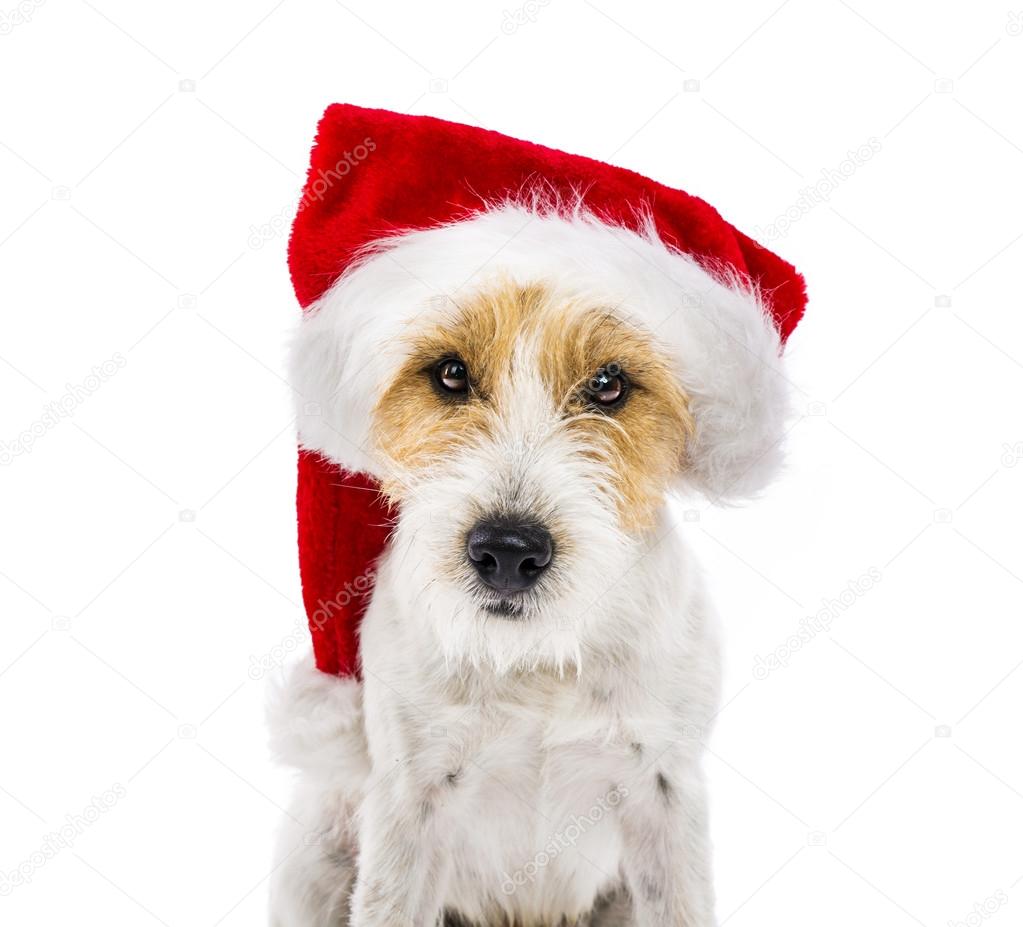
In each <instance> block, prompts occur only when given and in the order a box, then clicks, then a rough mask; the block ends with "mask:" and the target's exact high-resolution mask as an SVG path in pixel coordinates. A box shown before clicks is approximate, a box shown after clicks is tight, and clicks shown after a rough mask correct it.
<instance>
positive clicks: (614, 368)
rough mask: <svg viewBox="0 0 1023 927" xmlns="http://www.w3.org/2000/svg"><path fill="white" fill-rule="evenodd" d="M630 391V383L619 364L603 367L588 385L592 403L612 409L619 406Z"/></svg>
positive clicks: (591, 378)
mask: <svg viewBox="0 0 1023 927" xmlns="http://www.w3.org/2000/svg"><path fill="white" fill-rule="evenodd" d="M628 389H629V381H628V380H627V379H626V377H625V373H624V371H623V370H622V368H621V367H619V366H618V365H617V364H608V365H607V366H606V367H601V368H600V369H599V370H598V371H597V372H596V373H595V374H594V375H593V376H592V377H590V381H589V383H588V384H587V393H588V394H589V398H590V402H592V403H593V404H594V405H597V406H601V407H603V408H605V409H610V408H612V407H614V406H617V405H619V404H620V403H621V402H622V401H623V400H624V399H625V394H626V393H627V392H628Z"/></svg>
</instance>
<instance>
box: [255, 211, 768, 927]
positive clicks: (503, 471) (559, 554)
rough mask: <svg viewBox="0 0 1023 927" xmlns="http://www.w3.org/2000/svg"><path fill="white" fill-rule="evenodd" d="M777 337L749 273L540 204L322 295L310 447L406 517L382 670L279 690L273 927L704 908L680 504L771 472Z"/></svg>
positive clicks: (695, 636)
mask: <svg viewBox="0 0 1023 927" xmlns="http://www.w3.org/2000/svg"><path fill="white" fill-rule="evenodd" d="M780 354H781V348H780V341H779V335H778V332H777V331H776V329H775V327H774V324H773V323H772V321H771V318H770V314H769V312H768V311H767V310H766V309H765V306H764V302H763V296H762V294H760V293H758V292H756V291H755V290H754V289H752V288H751V287H750V285H749V284H748V283H745V282H743V281H740V280H738V279H736V278H734V277H728V276H727V275H725V274H723V273H718V272H711V271H709V270H708V269H706V268H704V267H702V266H701V265H700V264H698V263H697V262H696V261H694V260H692V259H691V258H689V257H688V256H686V255H684V254H681V253H679V252H677V251H675V250H673V249H671V248H669V247H667V246H666V245H665V244H664V243H663V242H662V241H661V240H660V239H659V238H658V236H657V234H656V232H655V231H654V230H653V227H652V224H650V223H648V224H647V226H646V230H645V231H641V232H635V231H629V230H626V229H623V228H620V227H616V226H614V225H608V224H605V223H604V222H601V221H599V220H598V219H597V218H595V217H594V216H592V215H589V214H587V213H585V212H584V211H582V210H579V209H576V210H572V211H569V212H567V213H566V211H565V210H563V209H561V210H559V209H550V208H543V207H542V206H540V205H537V204H535V203H534V204H529V203H526V204H522V203H518V204H516V203H504V204H499V205H495V206H492V207H491V208H489V209H488V210H487V211H484V212H482V213H480V214H478V215H476V216H474V217H472V218H470V219H467V220H465V221H461V222H457V223H455V224H450V225H445V226H441V227H438V228H434V229H430V230H426V231H415V232H410V233H407V234H404V235H400V236H397V237H393V238H389V239H387V240H386V241H383V242H379V243H377V245H376V246H375V247H374V248H373V249H372V250H371V251H370V252H369V253H368V254H367V255H366V256H364V257H363V258H362V259H361V260H360V261H359V262H358V263H357V264H356V265H355V266H353V267H351V268H349V270H348V271H346V272H345V274H344V275H343V276H342V277H341V278H340V279H339V280H338V282H337V283H336V284H335V285H334V286H333V287H332V288H331V289H330V290H329V291H328V292H327V293H326V295H325V296H324V297H323V298H322V299H321V300H320V301H319V303H318V304H317V305H316V306H315V307H314V308H313V310H312V311H311V312H310V313H308V314H307V317H306V318H305V319H304V320H303V322H302V324H301V327H300V331H299V333H298V336H297V339H296V343H295V346H294V351H293V362H292V374H293V378H294V383H295V385H296V387H297V389H298V391H299V392H300V393H301V394H302V395H303V402H307V401H308V400H310V399H311V400H313V401H314V402H316V403H317V404H318V414H309V413H308V411H307V410H308V406H305V405H303V409H305V410H306V411H305V412H302V414H301V415H300V437H301V440H302V443H303V445H304V446H305V447H306V448H308V449H312V450H315V451H318V452H319V453H321V454H322V455H324V456H325V457H326V458H328V459H330V460H333V461H336V462H339V463H342V464H343V465H344V466H346V467H348V468H349V469H354V470H360V469H361V470H366V471H368V472H371V473H374V474H378V475H379V476H380V478H381V480H382V483H383V486H384V491H385V492H386V493H387V495H388V497H389V498H391V499H392V500H394V502H395V503H396V508H397V511H398V512H399V513H400V514H399V515H398V517H397V520H396V523H395V526H394V533H393V536H392V540H391V542H390V544H389V546H388V549H387V552H386V553H385V554H384V556H383V558H382V560H381V562H380V564H379V569H378V573H377V577H376V584H375V591H374V593H373V597H372V602H371V604H370V606H369V610H368V612H367V613H366V615H365V618H364V619H363V623H362V631H361V660H362V670H363V680H362V681H357V680H355V679H353V678H338V677H333V676H328V675H326V674H323V673H319V672H318V671H316V670H314V669H312V668H311V667H309V668H308V669H307V668H305V666H303V667H301V668H299V669H297V670H295V671H294V672H293V673H292V674H291V675H290V677H289V678H288V679H287V681H286V683H285V684H284V686H283V689H282V691H281V692H280V693H279V696H278V698H277V700H276V702H275V704H274V706H273V709H272V712H271V722H272V725H273V728H274V737H275V746H276V749H277V752H278V753H279V755H280V756H281V757H282V758H284V759H285V760H286V761H287V762H289V763H291V764H292V765H294V766H295V767H297V768H298V770H299V771H300V779H299V782H298V786H297V793H296V795H295V799H294V803H293V805H292V806H291V809H290V814H289V815H288V817H287V819H286V821H285V826H284V830H283V833H282V835H281V838H280V854H279V864H278V867H277V869H276V870H275V874H274V881H273V890H272V896H273V900H272V923H273V925H274V927H342V925H348V924H351V925H352V927H403V925H408V927H434V925H439V924H446V925H455V924H457V925H474V927H475V925H480V927H482V925H523V927H540V925H545V927H554V925H590V927H595V925H610V924H616V925H637V927H639V925H641V927H669V925H671V927H682V925H684V927H709V925H712V924H713V923H714V895H713V889H712V879H711V864H710V858H709V847H708V837H707V800H706V796H705V788H704V783H703V777H702V775H701V770H700V755H701V744H702V742H703V740H704V739H705V738H706V736H707V734H708V731H709V728H710V725H711V722H712V721H713V718H714V714H715V710H716V705H717V698H718V678H719V662H718V653H717V644H716V640H715V620H714V615H713V611H712V609H711V608H710V606H709V604H708V602H707V601H706V598H705V596H704V593H703V590H702V585H701V580H700V574H699V570H698V568H697V566H696V565H695V564H694V563H693V561H692V558H691V556H690V555H689V553H688V552H687V547H686V545H685V541H684V533H685V529H684V526H682V527H677V526H675V525H674V524H673V523H672V522H671V520H670V517H669V513H668V511H667V509H666V505H665V502H666V497H667V495H668V493H669V492H670V491H672V490H677V491H679V492H681V493H687V494H691V493H694V492H700V493H702V494H703V495H704V496H706V497H709V498H710V499H712V500H718V499H728V500H731V499H734V498H737V497H739V496H744V495H749V494H750V493H752V492H755V491H756V490H757V489H759V488H760V487H761V486H763V485H764V484H765V482H766V481H767V479H768V478H769V477H770V476H771V474H772V473H773V471H774V470H775V467H776V464H777V460H778V443H779V441H780V438H781V436H782V433H783V427H784V425H783V423H784V420H785V417H786V414H787V402H786V390H785V380H784V378H783V376H782V375H781V372H780V371H781V360H780ZM301 411H302V410H300V412H301Z"/></svg>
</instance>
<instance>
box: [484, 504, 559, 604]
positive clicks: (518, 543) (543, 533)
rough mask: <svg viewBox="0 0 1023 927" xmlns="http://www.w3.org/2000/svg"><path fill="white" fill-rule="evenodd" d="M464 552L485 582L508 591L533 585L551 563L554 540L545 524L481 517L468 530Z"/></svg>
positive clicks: (491, 586)
mask: <svg viewBox="0 0 1023 927" xmlns="http://www.w3.org/2000/svg"><path fill="white" fill-rule="evenodd" d="M466 553H467V555H468V557H469V562H470V563H471V564H472V566H473V568H474V569H475V570H476V572H477V573H478V574H479V577H480V579H481V580H483V582H484V583H486V585H488V586H489V587H490V588H491V589H493V590H495V591H496V592H498V593H501V594H504V595H510V594H514V593H517V592H524V591H525V590H527V589H531V588H532V587H533V586H535V585H536V583H537V581H538V580H539V579H540V576H541V574H542V573H543V572H544V570H546V569H547V568H548V567H549V566H550V564H551V560H552V558H553V556H554V543H553V541H552V539H551V533H550V532H549V531H548V530H547V529H546V528H542V527H539V526H536V525H521V524H509V523H507V522H486V521H483V522H480V523H479V524H477V525H476V527H474V528H473V529H472V530H471V531H470V532H469V538H468V543H467V544H466Z"/></svg>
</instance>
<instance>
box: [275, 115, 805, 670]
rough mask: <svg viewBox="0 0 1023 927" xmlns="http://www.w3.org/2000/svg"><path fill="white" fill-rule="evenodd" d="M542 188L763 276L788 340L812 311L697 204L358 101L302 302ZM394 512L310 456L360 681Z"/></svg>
mask: <svg viewBox="0 0 1023 927" xmlns="http://www.w3.org/2000/svg"><path fill="white" fill-rule="evenodd" d="M540 181H542V182H543V183H544V185H545V186H546V187H547V189H549V190H552V191H554V192H556V193H557V194H559V195H560V196H563V197H565V198H566V199H568V198H571V197H572V196H573V195H574V194H576V193H581V194H582V199H583V202H584V204H585V205H586V206H587V207H588V208H589V209H590V210H592V211H593V212H595V213H597V214H598V215H600V216H602V217H605V218H606V219H607V220H608V221H613V222H616V223H621V224H624V225H626V226H630V227H635V226H636V223H637V218H638V215H639V213H638V209H640V208H645V209H647V210H649V211H650V213H651V214H652V215H653V218H654V222H655V225H656V227H657V231H658V232H659V234H660V235H661V237H662V238H663V239H664V241H665V242H667V243H668V244H670V245H672V246H673V247H675V248H678V249H679V250H681V251H685V252H688V253H691V254H693V255H695V256H697V257H700V258H705V259H707V260H708V261H710V262H713V263H714V264H716V265H718V266H724V267H728V268H731V269H733V270H735V271H737V272H739V273H740V274H742V275H745V276H748V277H750V278H752V279H753V280H754V281H756V282H757V283H758V284H759V285H760V287H761V288H762V290H763V292H764V294H765V296H766V298H767V299H768V301H769V303H770V308H771V311H772V313H773V315H774V319H775V322H776V324H777V326H778V329H779V331H780V333H781V336H782V339H783V340H784V339H785V338H787V337H788V335H789V334H790V333H791V331H792V330H793V329H794V328H795V326H796V323H797V322H798V321H799V319H800V317H801V316H802V314H803V309H804V306H805V303H806V293H805V288H804V284H803V279H802V277H801V276H800V275H799V274H798V273H796V271H795V269H794V268H793V267H792V265H790V264H788V263H787V262H786V261H783V260H782V259H781V258H779V257H777V256H776V255H775V254H772V253H771V252H770V251H768V250H766V249H764V248H762V247H761V246H760V245H758V244H756V243H755V242H754V241H753V240H752V239H750V238H748V237H747V236H746V235H744V234H742V232H739V231H738V230H736V229H735V228H733V227H732V226H731V225H729V224H728V223H727V222H726V221H725V220H724V219H722V218H721V216H720V215H719V214H718V213H717V211H716V210H714V209H713V208H712V207H711V206H709V205H708V204H707V203H705V202H704V201H703V200H701V199H698V198H697V197H694V196H690V195H689V194H687V193H683V192H682V191H681V190H674V189H672V188H670V187H666V186H664V185H663V184H660V183H657V182H655V181H653V180H648V179H647V178H645V177H643V176H641V175H640V174H636V173H634V172H633V171H629V170H625V169H624V168H620V167H613V166H611V165H609V164H604V163H602V162H600V161H595V160H592V159H590V158H584V157H579V156H577V155H570V154H565V153H564V152H561V151H555V150H554V149H551V148H544V147H543V146H541V145H535V144H532V143H531V142H524V141H519V140H517V139H513V138H508V137H507V136H505V135H500V134H498V133H497V132H491V131H489V130H487V129H480V128H474V127H472V126H464V125H459V124H457V123H452V122H445V121H444V120H441V119H433V118H431V117H428V116H406V115H402V114H399V113H391V112H388V111H386V110H377V109H364V108H362V107H358V106H350V105H347V104H335V105H333V106H331V107H329V108H328V109H327V111H326V113H325V114H324V116H323V119H322V120H321V121H320V125H319V130H318V132H317V136H316V143H315V145H314V146H313V151H312V159H311V165H310V168H309V175H308V178H307V180H306V185H305V190H304V192H303V196H302V200H301V202H300V205H299V211H298V214H297V216H296V217H295V223H294V226H293V228H292V234H291V242H290V246H289V255H288V259H289V265H290V268H291V277H292V282H293V284H294V287H295V294H296V296H297V297H298V301H299V303H300V304H301V305H302V306H303V308H305V307H307V306H309V305H310V304H311V303H313V302H314V301H315V300H316V299H318V298H319V297H320V296H322V295H323V293H324V292H325V291H326V290H327V289H328V287H330V285H331V284H332V283H333V282H334V281H335V280H336V279H337V278H338V276H339V275H340V274H341V273H342V271H344V269H345V267H346V266H347V265H348V263H349V262H350V261H351V259H352V257H353V256H354V255H355V253H356V252H357V251H358V250H359V249H360V248H361V247H362V246H363V245H365V244H367V243H369V242H370V241H373V240H374V239H377V238H379V237H381V236H383V235H388V234H391V233H394V232H396V231H401V230H404V229H418V228H428V227H430V226H434V225H437V224H440V223H443V222H450V221H453V220H457V219H459V218H464V217H468V216H471V215H472V214H473V213H474V212H476V211H479V210H480V209H481V208H482V207H483V205H484V200H494V199H500V198H502V197H503V196H505V195H507V194H514V193H517V192H520V191H522V190H523V189H526V188H528V187H529V185H530V184H533V183H536V182H540ZM392 518H393V512H390V511H389V510H388V508H387V506H386V505H385V504H384V502H383V501H382V499H381V498H380V497H379V495H378V494H377V493H376V492H375V484H374V483H373V481H372V480H371V479H370V478H368V477H366V476H364V475H356V474H351V473H347V472H344V471H341V470H339V469H338V468H337V467H334V466H332V465H330V464H327V463H326V462H325V461H323V460H321V459H320V458H318V457H317V456H316V455H313V454H310V453H308V452H301V453H300V455H299V484H298V544H299V559H300V564H301V570H302V588H303V597H304V600H305V605H306V611H307V613H308V615H309V620H310V628H311V630H312V635H313V645H314V650H315V654H316V664H317V666H318V667H319V668H320V669H321V670H323V671H324V672H328V673H337V674H342V675H347V674H352V673H358V639H357V628H358V623H359V621H360V620H361V618H362V614H363V612H364V611H365V608H366V605H367V604H368V600H369V592H368V591H362V592H360V591H359V590H355V592H356V594H352V590H354V589H355V584H356V583H357V581H359V580H360V578H362V583H363V584H365V581H366V579H365V578H366V577H367V576H370V575H371V571H372V569H373V566H374V564H375V562H376V560H377V558H378V557H379V556H380V554H381V553H382V551H383V549H384V546H385V545H386V541H387V533H388V532H387V527H386V526H387V524H388V522H389V521H390V520H391V519H392ZM327 606H329V607H327Z"/></svg>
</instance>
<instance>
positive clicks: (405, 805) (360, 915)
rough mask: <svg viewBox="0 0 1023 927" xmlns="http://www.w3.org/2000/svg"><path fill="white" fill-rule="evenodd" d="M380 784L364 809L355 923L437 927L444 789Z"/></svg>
mask: <svg viewBox="0 0 1023 927" xmlns="http://www.w3.org/2000/svg"><path fill="white" fill-rule="evenodd" d="M401 778H402V780H403V781H402V782H400V783H398V785H399V786H400V787H398V788H384V787H381V788H377V789H375V790H374V791H372V792H371V793H370V794H369V795H367V797H366V799H365V800H364V802H363V806H362V809H361V811H360V815H359V817H360V826H359V843H360V847H359V859H358V867H357V869H358V875H357V877H356V884H355V892H354V895H353V897H352V917H351V927H434V925H436V924H437V923H438V922H439V920H440V917H441V914H442V907H443V896H444V884H445V882H446V879H447V861H446V859H445V857H444V855H443V854H442V853H441V852H440V850H439V848H438V818H439V816H440V813H441V810H442V808H441V805H442V803H443V796H440V795H438V792H440V791H441V789H440V788H438V789H431V788H415V787H413V786H410V785H409V784H408V782H407V781H405V780H406V779H407V777H404V776H402V777H401Z"/></svg>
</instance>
